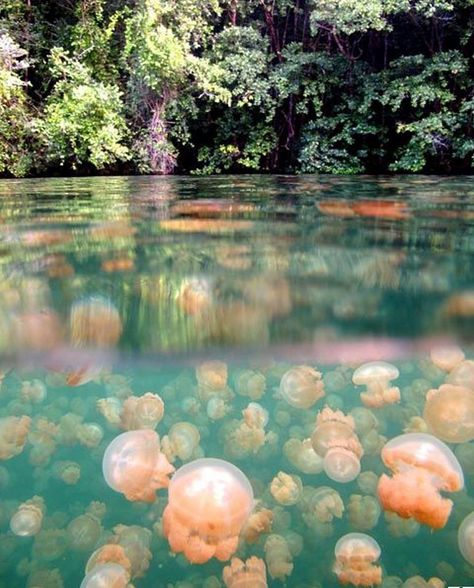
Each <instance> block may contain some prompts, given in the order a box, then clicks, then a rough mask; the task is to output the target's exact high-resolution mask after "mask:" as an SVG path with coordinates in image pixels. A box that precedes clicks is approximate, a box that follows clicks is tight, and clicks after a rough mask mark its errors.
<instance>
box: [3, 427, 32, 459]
mask: <svg viewBox="0 0 474 588" xmlns="http://www.w3.org/2000/svg"><path fill="white" fill-rule="evenodd" d="M30 425H31V419H30V417H28V416H22V417H14V416H8V417H3V418H0V460H1V459H4V460H7V459H11V458H12V457H15V455H19V454H20V453H21V452H22V451H23V447H24V446H25V443H26V440H27V436H28V432H29V430H30Z"/></svg>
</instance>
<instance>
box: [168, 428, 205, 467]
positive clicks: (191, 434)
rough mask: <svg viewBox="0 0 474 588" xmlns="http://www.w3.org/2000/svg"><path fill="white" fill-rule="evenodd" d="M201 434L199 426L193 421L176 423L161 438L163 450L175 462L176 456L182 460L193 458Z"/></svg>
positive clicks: (170, 460)
mask: <svg viewBox="0 0 474 588" xmlns="http://www.w3.org/2000/svg"><path fill="white" fill-rule="evenodd" d="M200 439H201V435H200V433H199V430H198V428H197V427H196V426H195V425H193V424H192V423H187V422H180V423H175V424H174V425H173V426H172V427H171V429H170V430H169V432H168V435H165V436H164V437H163V439H162V440H161V446H162V451H163V453H164V455H165V456H166V458H167V459H168V461H169V462H171V463H174V461H175V460H176V458H179V459H180V460H182V461H188V460H190V459H192V457H193V456H194V453H195V452H196V450H197V448H198V447H199V441H200Z"/></svg>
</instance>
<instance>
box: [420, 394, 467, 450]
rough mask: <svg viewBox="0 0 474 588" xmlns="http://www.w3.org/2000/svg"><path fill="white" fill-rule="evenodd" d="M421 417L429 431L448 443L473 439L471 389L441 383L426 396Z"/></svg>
mask: <svg viewBox="0 0 474 588" xmlns="http://www.w3.org/2000/svg"><path fill="white" fill-rule="evenodd" d="M423 418H424V419H425V421H426V422H427V424H428V426H429V427H430V429H431V431H432V433H433V434H434V435H436V437H439V439H442V440H443V441H446V442H448V443H465V442H466V441H472V439H474V390H470V389H469V388H465V387H463V386H453V385H451V384H443V385H442V386H440V387H439V388H438V389H437V390H436V389H435V390H430V391H429V392H428V393H427V395H426V403H425V407H424V410H423Z"/></svg>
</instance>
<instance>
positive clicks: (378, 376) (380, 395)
mask: <svg viewBox="0 0 474 588" xmlns="http://www.w3.org/2000/svg"><path fill="white" fill-rule="evenodd" d="M398 376H399V371H398V369H397V368H396V367H395V366H394V365H392V364H390V363H387V362H385V361H371V362H369V363H364V364H363V365H361V366H360V367H358V368H357V369H356V370H355V372H354V373H353V375H352V381H353V382H354V384H355V385H356V386H364V385H365V386H367V389H366V391H365V392H362V393H361V395H360V399H361V400H362V404H364V405H365V406H367V407H369V408H381V407H383V406H385V405H386V404H393V403H396V402H400V390H399V389H398V388H397V387H395V386H393V387H392V386H390V382H391V380H396V379H397V378H398Z"/></svg>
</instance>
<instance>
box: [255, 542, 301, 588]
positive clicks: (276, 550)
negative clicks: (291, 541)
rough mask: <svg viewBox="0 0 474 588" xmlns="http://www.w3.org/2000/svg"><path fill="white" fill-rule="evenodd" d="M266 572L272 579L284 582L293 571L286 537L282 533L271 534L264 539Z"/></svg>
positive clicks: (291, 557)
mask: <svg viewBox="0 0 474 588" xmlns="http://www.w3.org/2000/svg"><path fill="white" fill-rule="evenodd" d="M263 549H264V551H265V562H266V564H267V568H268V573H269V574H270V576H271V577H272V579H274V580H281V581H282V582H285V580H286V578H287V577H289V576H291V574H292V572H293V567H294V566H293V556H292V554H291V551H290V548H289V546H288V543H287V542H286V539H285V538H284V537H283V536H282V535H277V534H272V535H269V536H268V537H267V539H266V540H265V545H264V547H263Z"/></svg>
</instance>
